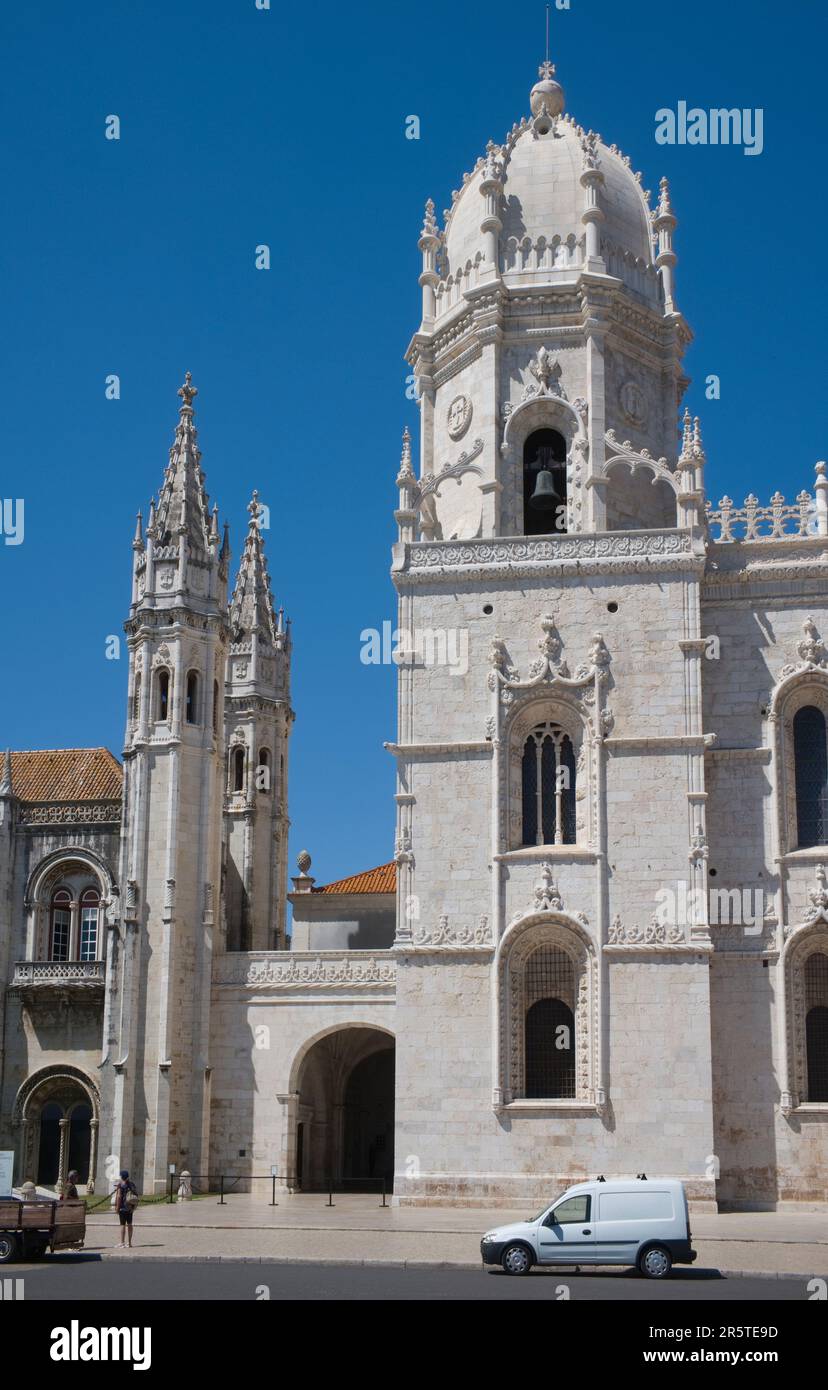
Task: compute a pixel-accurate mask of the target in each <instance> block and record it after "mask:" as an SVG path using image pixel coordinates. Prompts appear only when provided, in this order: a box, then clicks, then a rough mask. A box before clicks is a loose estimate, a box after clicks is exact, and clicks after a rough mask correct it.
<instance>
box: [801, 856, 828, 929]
mask: <svg viewBox="0 0 828 1390" xmlns="http://www.w3.org/2000/svg"><path fill="white" fill-rule="evenodd" d="M814 880H815V881H814V886H813V888H811V890H810V891H809V893H808V901H809V903H810V904H811V905H810V907H806V909H805V916H804V918H803V921H805V922H816V921H817V920H818V919H819V918H822V920H823V921H828V878H826V874H825V865H824V864H819V865H818V866H817V871H816V873H815V875H814Z"/></svg>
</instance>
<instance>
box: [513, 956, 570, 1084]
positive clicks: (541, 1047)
mask: <svg viewBox="0 0 828 1390" xmlns="http://www.w3.org/2000/svg"><path fill="white" fill-rule="evenodd" d="M525 969H526V977H525V983H524V1003H525V1008H526V1014H525V1017H524V1055H525V1059H526V1063H525V1067H526V1071H525V1076H526V1081H525V1093H526V1097H527V1099H530V1100H554V1099H559V1100H571V1099H573V1098H574V1096H575V971H574V967H573V963H572V961H571V959H570V957H569V956H568V955H567V954H566V952H565V951H562V950H560V948H558V947H555V946H539V947H537V949H536V950H534V951H533V952H532V954H531V955H530V957H529V959H528V960H527V962H526V967H525Z"/></svg>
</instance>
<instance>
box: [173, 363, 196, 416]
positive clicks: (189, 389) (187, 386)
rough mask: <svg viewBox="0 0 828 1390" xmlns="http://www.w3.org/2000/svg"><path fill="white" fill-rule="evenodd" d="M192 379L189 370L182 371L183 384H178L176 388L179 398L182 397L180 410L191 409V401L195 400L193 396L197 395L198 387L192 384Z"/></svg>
mask: <svg viewBox="0 0 828 1390" xmlns="http://www.w3.org/2000/svg"><path fill="white" fill-rule="evenodd" d="M192 381H193V378H192V376H191V375H190V373H189V372H185V373H184V385H183V386H179V388H178V394H179V396H180V397H181V399H182V401H183V405H182V406H181V409H182V411H183V410H192V406H193V401H194V400H195V397H196V396H197V395H198V387H197V386H193V384H192Z"/></svg>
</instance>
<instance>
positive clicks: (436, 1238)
mask: <svg viewBox="0 0 828 1390" xmlns="http://www.w3.org/2000/svg"><path fill="white" fill-rule="evenodd" d="M277 1201H278V1205H277V1206H275V1207H271V1206H270V1205H269V1204H268V1198H265V1197H263V1196H262V1195H256V1196H253V1197H251V1196H246V1195H244V1196H243V1195H237V1196H230V1197H227V1198H226V1204H225V1205H224V1206H221V1205H219V1202H218V1199H217V1198H215V1197H205V1198H200V1199H197V1200H195V1201H192V1202H181V1203H175V1204H173V1205H167V1204H164V1203H155V1204H151V1205H147V1206H142V1207H140V1208H139V1210H138V1212H137V1214H136V1217H135V1245H134V1246H133V1249H132V1252H131V1253H130V1254H125V1253H124V1252H122V1251H121V1250H116V1249H115V1248H114V1247H115V1242H116V1241H117V1240H118V1238H119V1234H120V1232H119V1229H118V1224H117V1221H116V1218H115V1216H114V1214H113V1213H111V1212H107V1209H106V1208H105V1207H102V1208H98V1210H97V1211H96V1212H94V1213H92V1214H91V1215H90V1217H89V1218H88V1222H87V1240H86V1246H85V1249H86V1250H87V1251H90V1252H94V1253H100V1254H101V1255H103V1257H104V1258H110V1257H111V1258H113V1259H124V1258H132V1259H137V1258H141V1257H146V1258H151V1259H178V1260H199V1261H203V1260H219V1259H234V1260H238V1259H252V1260H279V1261H281V1260H288V1261H313V1262H318V1261H341V1262H346V1263H349V1264H351V1263H366V1264H367V1263H387V1264H412V1265H417V1264H423V1263H425V1264H441V1265H456V1266H479V1265H480V1250H479V1245H480V1237H481V1235H482V1234H483V1233H484V1231H487V1230H490V1229H491V1228H492V1227H493V1226H500V1225H503V1224H504V1223H506V1222H507V1221H516V1220H522V1219H525V1217H526V1216H527V1215H530V1214H534V1213H527V1212H526V1211H525V1210H523V1209H520V1210H516V1209H509V1210H501V1211H497V1210H492V1209H491V1208H487V1209H481V1210H477V1209H475V1208H471V1207H459V1208H452V1207H391V1206H388V1207H382V1206H381V1205H380V1198H379V1196H373V1195H371V1196H365V1195H359V1196H355V1195H351V1194H348V1195H347V1196H344V1195H339V1194H337V1195H335V1196H334V1206H333V1207H328V1206H327V1197H326V1196H325V1195H324V1194H323V1193H318V1194H309V1193H302V1194H301V1195H296V1196H283V1195H280V1196H279V1197H278V1198H277ZM690 1225H691V1229H692V1232H693V1244H694V1247H695V1248H696V1250H698V1252H699V1258H698V1260H697V1261H696V1264H695V1268H696V1269H699V1268H703V1269H718V1270H721V1271H722V1273H730V1274H736V1273H739V1274H743V1273H750V1274H766V1275H768V1276H771V1277H772V1276H779V1275H788V1276H791V1275H800V1276H803V1277H807V1278H812V1277H815V1276H819V1277H828V1211H826V1209H825V1208H824V1207H822V1208H816V1207H815V1208H811V1209H809V1210H804V1211H795V1212H791V1211H785V1212H739V1213H730V1214H722V1215H712V1214H706V1213H705V1214H699V1215H695V1216H694V1215H693V1214H692V1213H691V1217H690Z"/></svg>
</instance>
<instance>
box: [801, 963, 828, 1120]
mask: <svg viewBox="0 0 828 1390" xmlns="http://www.w3.org/2000/svg"><path fill="white" fill-rule="evenodd" d="M805 1055H806V1069H807V1076H808V1093H807V1094H808V1100H809V1102H814V1101H828V954H826V953H825V952H824V951H814V953H813V955H810V956H809V957H808V959H807V960H806V962H805Z"/></svg>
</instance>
